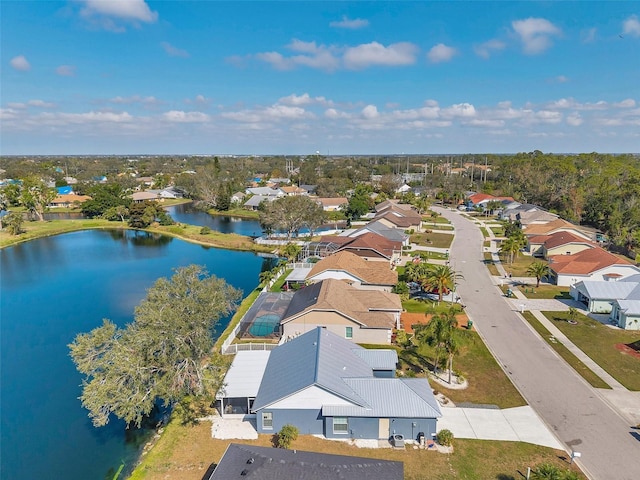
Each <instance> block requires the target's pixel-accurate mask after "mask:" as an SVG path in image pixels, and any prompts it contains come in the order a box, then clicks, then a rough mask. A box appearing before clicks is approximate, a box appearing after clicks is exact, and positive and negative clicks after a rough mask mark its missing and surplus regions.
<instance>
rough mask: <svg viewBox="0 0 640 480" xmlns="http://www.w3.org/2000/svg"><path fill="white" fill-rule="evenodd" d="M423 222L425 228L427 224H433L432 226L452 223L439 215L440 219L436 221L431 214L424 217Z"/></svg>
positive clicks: (437, 218)
mask: <svg viewBox="0 0 640 480" xmlns="http://www.w3.org/2000/svg"><path fill="white" fill-rule="evenodd" d="M422 221H423V222H424V224H425V226H426V225H427V224H431V225H438V224H439V225H450V224H451V222H450V221H449V220H447V219H446V218H445V217H443V216H442V215H439V216H438V217H436V219H435V220H434V219H433V218H432V217H431V215H430V214H428V213H427V214H426V215H422Z"/></svg>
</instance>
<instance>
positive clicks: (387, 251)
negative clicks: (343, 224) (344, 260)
mask: <svg viewBox="0 0 640 480" xmlns="http://www.w3.org/2000/svg"><path fill="white" fill-rule="evenodd" d="M349 238H351V241H350V242H348V243H345V244H343V245H342V246H341V247H340V249H339V251H341V250H356V251H362V250H371V251H374V252H377V253H378V254H380V255H382V256H383V257H385V258H388V259H390V258H391V257H393V254H394V253H395V252H399V251H400V249H401V248H402V243H401V242H394V241H392V240H389V239H387V238H385V237H383V236H382V235H378V234H377V233H373V232H367V233H363V234H362V235H358V236H357V237H349Z"/></svg>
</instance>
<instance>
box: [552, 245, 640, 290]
mask: <svg viewBox="0 0 640 480" xmlns="http://www.w3.org/2000/svg"><path fill="white" fill-rule="evenodd" d="M549 270H550V271H551V278H552V281H553V283H556V284H557V285H560V286H565V287H566V286H569V285H573V284H575V283H577V282H579V281H582V280H605V279H607V278H608V277H611V276H620V278H624V277H627V276H629V275H635V274H637V273H640V268H638V267H636V266H635V265H634V264H633V263H631V262H630V261H629V260H626V259H624V258H621V257H618V256H616V255H614V254H612V253H610V252H607V251H606V250H604V249H603V248H600V247H596V248H589V249H587V250H583V251H581V252H578V253H574V254H573V255H554V256H552V257H549Z"/></svg>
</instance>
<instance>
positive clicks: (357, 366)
mask: <svg viewBox="0 0 640 480" xmlns="http://www.w3.org/2000/svg"><path fill="white" fill-rule="evenodd" d="M307 288H310V287H307ZM358 348H362V347H358V346H357V345H354V344H353V343H352V342H350V341H349V340H345V339H343V338H341V337H339V336H338V335H336V334H334V333H331V332H329V331H328V330H326V329H323V328H321V327H318V328H317V329H315V330H312V331H310V332H307V333H305V334H303V335H301V336H299V337H297V338H295V339H293V340H291V341H289V342H287V343H284V344H282V345H280V346H279V347H278V348H276V349H275V350H272V351H271V355H270V357H269V362H268V363H267V367H266V369H265V372H264V377H263V382H262V383H261V384H260V389H259V390H258V394H257V395H256V399H255V402H254V404H253V409H254V410H259V409H261V408H264V407H266V406H268V405H271V404H272V403H274V402H277V401H278V400H280V399H283V398H286V397H288V396H290V395H292V394H294V393H296V392H298V391H300V390H302V389H304V388H306V387H309V386H311V385H317V386H319V387H321V388H324V389H325V390H327V391H329V392H331V393H334V394H336V395H338V396H340V397H343V398H345V399H346V400H348V401H350V402H353V403H355V404H358V405H366V402H365V401H364V400H363V399H362V398H361V397H360V396H359V395H358V394H356V393H355V392H354V391H353V389H351V388H350V387H349V386H348V385H347V384H346V383H345V382H344V381H343V379H344V378H349V377H373V371H372V369H371V367H370V366H369V365H368V364H367V362H365V361H364V360H363V359H361V358H360V357H358V356H357V355H355V354H354V353H353V350H354V349H358Z"/></svg>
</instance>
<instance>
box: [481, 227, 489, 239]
mask: <svg viewBox="0 0 640 480" xmlns="http://www.w3.org/2000/svg"><path fill="white" fill-rule="evenodd" d="M480 231H481V232H482V235H483V236H484V238H488V237H489V232H488V231H487V229H486V228H485V227H480Z"/></svg>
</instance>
